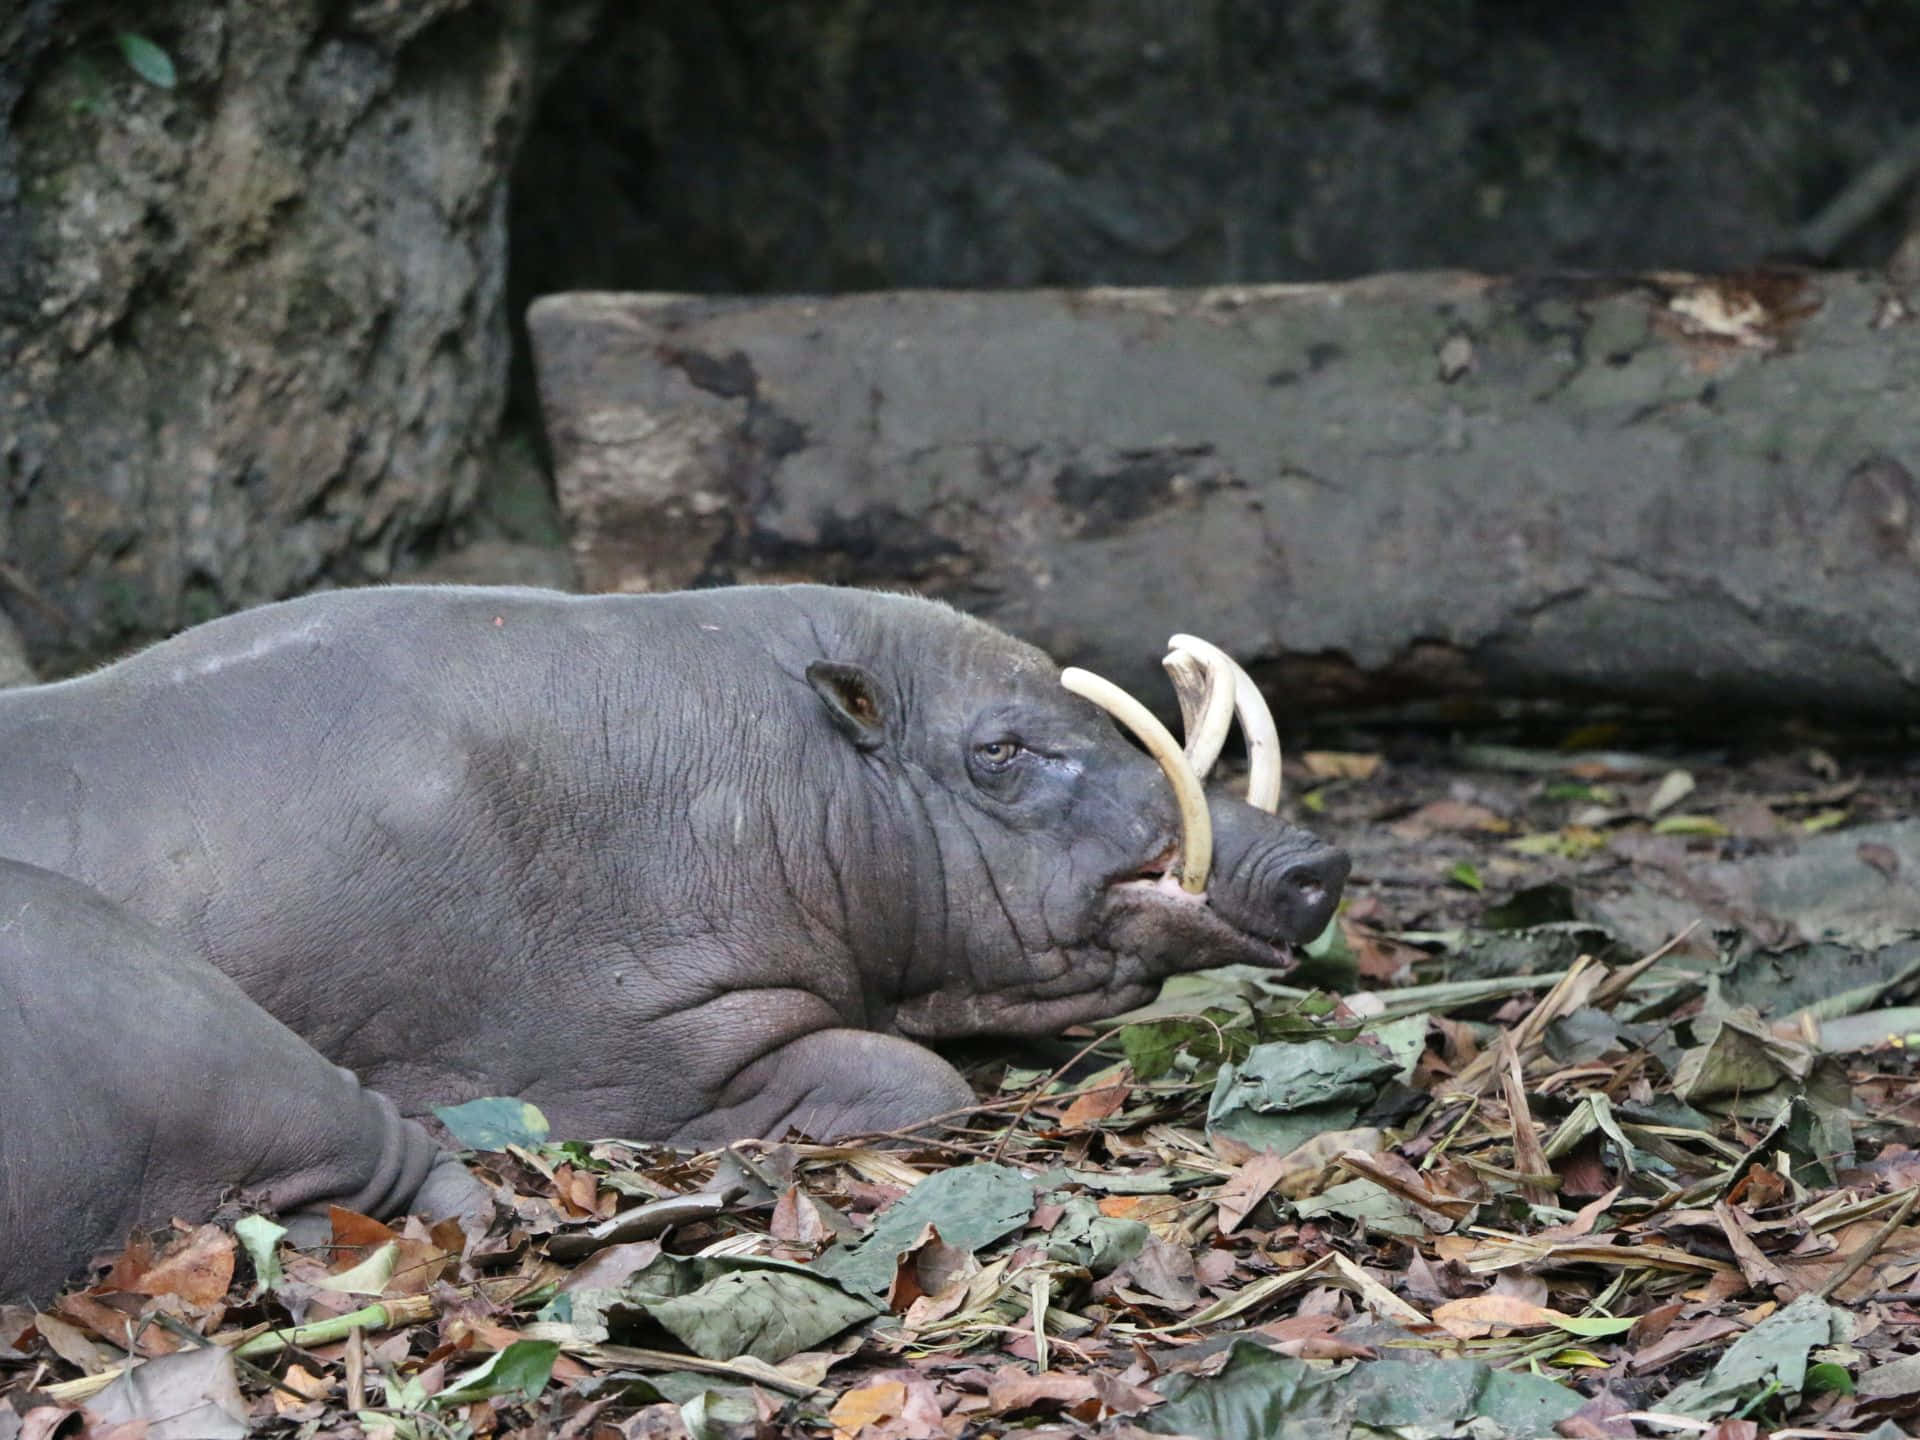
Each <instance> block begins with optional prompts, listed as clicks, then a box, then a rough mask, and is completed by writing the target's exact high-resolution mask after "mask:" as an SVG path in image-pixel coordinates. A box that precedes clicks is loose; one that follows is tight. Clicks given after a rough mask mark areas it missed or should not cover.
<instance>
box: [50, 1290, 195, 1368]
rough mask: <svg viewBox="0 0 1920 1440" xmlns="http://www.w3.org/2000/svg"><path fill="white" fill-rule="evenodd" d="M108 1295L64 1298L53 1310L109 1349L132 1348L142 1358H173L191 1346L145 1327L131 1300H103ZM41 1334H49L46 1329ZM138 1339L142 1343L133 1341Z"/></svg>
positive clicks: (153, 1327)
mask: <svg viewBox="0 0 1920 1440" xmlns="http://www.w3.org/2000/svg"><path fill="white" fill-rule="evenodd" d="M107 1293H108V1292H105V1291H100V1290H83V1291H79V1292H77V1293H74V1294H70V1295H62V1296H61V1297H60V1298H59V1299H58V1300H56V1301H55V1302H54V1305H53V1308H54V1309H55V1310H57V1311H59V1312H60V1315H61V1318H62V1319H66V1320H71V1321H72V1322H73V1323H74V1324H75V1325H78V1326H79V1327H80V1328H81V1329H82V1330H86V1331H88V1332H90V1333H92V1334H94V1335H98V1336H99V1337H100V1338H101V1339H102V1340H105V1341H106V1342H107V1343H108V1344H109V1345H117V1346H119V1347H120V1348H121V1349H123V1350H124V1349H127V1348H128V1347H129V1346H131V1347H132V1348H133V1349H134V1350H135V1351H137V1352H138V1353H139V1354H142V1355H171V1354H172V1353H173V1352H174V1351H176V1350H178V1349H179V1348H180V1347H181V1346H182V1345H184V1344H186V1343H187V1342H186V1341H184V1340H181V1339H179V1338H177V1337H176V1336H175V1335H174V1334H173V1333H172V1332H171V1331H169V1330H166V1329H164V1328H163V1327H161V1326H159V1325H146V1326H142V1324H141V1323H140V1312H139V1310H137V1309H135V1308H134V1302H133V1300H132V1297H131V1296H119V1295H113V1296H111V1297H109V1298H103V1296H107ZM113 1301H118V1302H119V1303H112V1302H113ZM41 1333H42V1334H44V1333H45V1327H44V1326H43V1327H42V1330H41ZM136 1335H137V1336H138V1337H139V1338H138V1339H135V1338H133V1337H134V1336H136Z"/></svg>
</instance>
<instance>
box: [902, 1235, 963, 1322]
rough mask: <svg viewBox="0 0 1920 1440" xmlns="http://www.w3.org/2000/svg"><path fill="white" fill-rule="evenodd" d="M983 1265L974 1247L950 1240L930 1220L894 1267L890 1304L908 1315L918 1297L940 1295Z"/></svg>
mask: <svg viewBox="0 0 1920 1440" xmlns="http://www.w3.org/2000/svg"><path fill="white" fill-rule="evenodd" d="M979 1269H980V1262H979V1261H977V1260H975V1259H974V1258H973V1253H972V1252H971V1251H968V1250H963V1249H961V1248H960V1247H959V1246H956V1245H949V1244H947V1242H946V1241H944V1240H942V1239H941V1238H940V1231H939V1230H938V1229H937V1228H935V1226H934V1225H933V1224H932V1222H928V1223H927V1224H926V1225H924V1226H922V1227H921V1229H920V1233H919V1235H917V1236H916V1237H915V1238H914V1242H913V1244H911V1245H909V1246H908V1247H907V1249H906V1250H905V1252H904V1253H902V1254H901V1256H900V1262H899V1264H898V1265H896V1266H895V1267H894V1271H893V1283H892V1284H891V1285H890V1286H888V1287H887V1308H888V1309H889V1310H891V1311H892V1312H893V1313H894V1314H896V1315H904V1314H905V1313H906V1312H907V1310H908V1309H909V1308H910V1307H911V1306H912V1305H913V1303H914V1302H915V1301H917V1300H920V1299H922V1298H924V1297H926V1296H929V1295H937V1294H939V1293H940V1292H941V1291H943V1290H946V1289H948V1288H949V1287H951V1286H952V1285H953V1283H954V1282H955V1281H956V1280H964V1279H965V1278H966V1277H967V1276H968V1275H971V1274H974V1273H977V1272H978V1271H979Z"/></svg>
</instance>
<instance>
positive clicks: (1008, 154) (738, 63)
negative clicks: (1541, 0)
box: [513, 0, 1920, 301]
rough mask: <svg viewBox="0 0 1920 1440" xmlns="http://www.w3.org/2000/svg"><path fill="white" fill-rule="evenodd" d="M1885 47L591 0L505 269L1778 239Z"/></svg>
mask: <svg viewBox="0 0 1920 1440" xmlns="http://www.w3.org/2000/svg"><path fill="white" fill-rule="evenodd" d="M1916 74H1920V3H1916V0H1879V3H1875V4H1825V5H1822V4H1807V3H1796V0H1777V3H1776V0H1765V3H1758V4H1756V3H1751V0H1696V3H1690V4H1686V5H1673V4H1668V3H1664V0H1632V3H1629V4H1627V5H1624V6H1609V7H1605V8H1603V9H1589V8H1583V7H1580V6H1566V5H1530V4H1518V3H1512V0H1290V3H1285V4H1275V3H1272V0H1208V3H1168V0H1051V3H1047V4H1041V5H1035V4H1027V3H1013V0H914V3H894V4H884V5H881V4H873V3H871V0H810V3H806V4H785V5H769V4H766V3H764V0H704V3H697V4H677V5H632V6H618V7H609V8H608V9H607V11H606V12H605V15H604V18H603V21H602V23H601V25H600V28H599V31H598V33H597V34H596V36H595V38H594V40H593V42H592V43H591V44H589V45H587V46H584V47H582V48H581V49H580V50H579V52H578V53H577V55H576V56H575V58H574V59H573V60H572V61H570V62H569V63H568V65H567V67H566V72H565V74H564V76H563V77H562V79H561V80H560V82H559V83H558V84H556V85H555V86H554V88H553V91H552V95H551V98H550V99H549V100H548V102H547V103H546V104H545V105H544V106H543V107H542V110H541V112H540V114H539V116H538V117H537V118H536V121H535V124H534V126H533V129H532V131H531V133H530V134H529V136H528V143H527V147H526V150H525V153H524V157H523V160H522V163H521V165H520V168H519V172H518V174H517V175H516V178H515V194H514V202H513V227H514V229H513V236H514V247H515V252H516V260H515V268H516V276H515V281H514V284H515V288H516V292H517V294H518V295H519V296H520V297H521V298H522V300H523V301H524V300H530V299H532V298H533V297H535V296H537V295H540V294H546V293H552V292H555V291H560V290H585V289H609V290H654V291H662V290H677V291H689V292H696V293H740V292H747V293H766V292H776V293H778V292H786V293H801V292H812V293H822V292H831V291H845V290H875V289H892V288H905V287H919V286H961V287H991V288H1018V287H1025V286H1067V287H1070V286H1082V285H1095V284H1136V285H1213V284H1234V283H1243V282H1261V281H1290V280H1335V279H1347V278H1351V277H1354V276H1357V275H1364V274H1371V273H1376V272H1383V271H1393V270H1409V269H1423V268H1436V267H1464V268H1472V269H1476V270H1481V271H1486V272H1491V273H1503V272H1510V271H1560V270H1566V269H1570V268H1571V269H1593V270H1611V271H1620V270H1634V269H1648V268H1673V269H1689V270H1696V271H1712V270H1722V269H1728V268H1733V267H1739V266H1744V265H1748V264H1751V263H1753V262H1754V261H1756V260H1758V259H1760V258H1762V257H1764V256H1768V255H1770V254H1777V253H1779V252H1782V251H1792V250H1794V249H1795V248H1796V247H1797V245H1798V243H1799V233H1800V227H1801V225H1802V224H1803V222H1805V221H1806V220H1807V219H1809V218H1810V217H1811V216H1813V215H1815V214H1816V213H1817V212H1818V211H1819V210H1820V209H1821V207H1823V206H1825V205H1826V204H1827V203H1828V202H1829V201H1830V200H1831V199H1832V198H1833V196H1834V194H1835V193H1836V192H1837V191H1839V190H1840V189H1841V188H1842V187H1843V186H1844V185H1845V184H1846V182H1847V181H1848V180H1849V179H1850V178H1851V177H1852V176H1854V175H1855V174H1856V173H1857V172H1859V171H1860V170H1862V169H1863V168H1864V167H1866V166H1868V165H1870V164H1872V163H1873V162H1875V161H1876V160H1879V159H1880V158H1881V157H1882V156H1883V155H1884V154H1885V152H1886V151H1887V149H1888V147H1889V146H1890V145H1892V144H1893V143H1894V142H1895V140H1896V137H1897V136H1898V135H1899V134H1900V133H1901V131H1902V130H1903V128H1905V127H1907V126H1910V125H1912V124H1913V123H1914V122H1915V121H1916V120H1920V112H1916V110H1915V108H1914V104H1915V102H1914V85H1913V77H1914V75H1916ZM1900 223H1901V218H1900V215H1899V213H1898V211H1897V208H1896V209H1895V210H1891V211H1887V212H1883V213H1882V214H1881V215H1879V216H1878V217H1877V219H1876V220H1875V221H1874V223H1872V224H1870V225H1868V226H1867V227H1866V228H1864V229H1862V230H1861V231H1859V232H1858V233H1855V234H1853V235H1851V236H1850V240H1851V242H1852V243H1851V244H1850V245H1848V246H1846V247H1843V249H1842V251H1841V253H1840V254H1839V255H1838V256H1837V257H1835V258H1838V259H1839V260H1841V261H1843V262H1850V263H1854V264H1871V263H1877V262H1878V261H1880V260H1883V259H1884V258H1885V256H1886V254H1887V253H1888V251H1889V250H1890V249H1891V248H1892V245H1893V243H1894V239H1895V237H1896V235H1897V234H1898V231H1899V226H1900Z"/></svg>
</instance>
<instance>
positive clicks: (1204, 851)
mask: <svg viewBox="0 0 1920 1440" xmlns="http://www.w3.org/2000/svg"><path fill="white" fill-rule="evenodd" d="M1060 683H1061V684H1062V685H1064V686H1066V688H1067V689H1069V690H1071V691H1072V692H1073V693H1074V694H1076V695H1078V696H1080V698H1081V699H1083V700H1091V701H1092V702H1093V703H1094V704H1096V705H1098V706H1099V707H1100V708H1101V709H1102V710H1104V711H1106V712H1107V713H1108V714H1109V715H1111V716H1113V718H1114V719H1116V720H1118V721H1119V722H1120V723H1121V724H1122V725H1124V726H1126V727H1127V728H1128V729H1129V730H1131V731H1132V732H1133V733H1134V734H1135V735H1138V736H1139V737H1140V743H1141V744H1143V745H1145V746H1146V747H1147V753H1148V754H1150V755H1151V756H1153V758H1154V760H1155V762H1157V763H1158V764H1159V766H1160V768H1161V769H1162V770H1163V771H1165V772H1166V776H1167V781H1168V783H1169V784H1171V785H1172V786H1173V793H1174V797H1175V798H1176V799H1177V800H1179V802H1180V887H1181V888H1182V889H1183V890H1185V891H1186V892H1187V893H1188V894H1189V895H1199V894H1201V893H1202V892H1204V891H1205V890H1206V888H1207V872H1208V870H1209V869H1211V868H1212V866H1213V817H1212V816H1210V815H1209V814H1208V813H1207V796H1206V792H1205V791H1203V790H1202V789H1201V788H1200V777H1199V776H1198V775H1195V774H1194V773H1193V767H1192V766H1191V765H1189V764H1188V763H1187V757H1186V756H1185V755H1184V754H1182V753H1181V751H1180V742H1179V741H1177V740H1175V739H1174V738H1173V735H1172V732H1170V731H1169V730H1168V729H1167V727H1166V726H1164V725H1162V724H1161V723H1160V722H1159V721H1158V720H1156V719H1155V718H1154V716H1153V712H1152V711H1151V710H1149V709H1147V707H1146V706H1144V705H1142V704H1141V703H1140V702H1139V701H1138V700H1136V699H1134V698H1133V696H1131V695H1129V694H1128V693H1127V692H1126V691H1124V690H1122V689H1121V688H1120V687H1119V686H1118V685H1116V684H1114V683H1113V682H1112V681H1111V680H1104V679H1102V678H1101V677H1100V676H1098V675H1095V674H1094V673H1093V672H1092V671H1090V670H1080V669H1077V668H1075V667H1073V666H1068V667H1067V668H1066V669H1065V670H1062V671H1061V672H1060Z"/></svg>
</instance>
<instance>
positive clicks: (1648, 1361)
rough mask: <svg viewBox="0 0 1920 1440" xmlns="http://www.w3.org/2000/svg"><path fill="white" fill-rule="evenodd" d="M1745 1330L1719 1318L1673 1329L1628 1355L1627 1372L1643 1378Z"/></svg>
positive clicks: (1734, 1323) (1743, 1327)
mask: <svg viewBox="0 0 1920 1440" xmlns="http://www.w3.org/2000/svg"><path fill="white" fill-rule="evenodd" d="M1746 1328H1747V1327H1746V1326H1744V1325H1742V1324H1741V1323H1740V1322H1739V1321H1738V1320H1728V1319H1724V1318H1722V1317H1720V1316H1709V1317H1707V1318H1706V1319H1704V1320H1696V1321H1694V1322H1693V1323H1691V1324H1688V1325H1676V1326H1675V1327H1674V1328H1673V1329H1671V1330H1669V1331H1667V1333H1666V1334H1665V1335H1663V1336H1661V1337H1660V1339H1658V1340H1656V1341H1654V1342H1653V1344H1651V1345H1647V1346H1644V1347H1642V1348H1641V1349H1638V1350H1635V1351H1633V1352H1632V1353H1631V1354H1630V1355H1628V1356H1627V1369H1628V1370H1630V1371H1632V1372H1633V1373H1634V1374H1635V1375H1645V1374H1647V1373H1648V1372H1649V1371H1653V1370H1658V1369H1659V1368H1660V1367H1661V1366H1663V1365H1665V1364H1666V1363H1667V1362H1668V1361H1670V1360H1673V1359H1674V1358H1675V1357H1677V1356H1680V1355H1685V1354H1686V1353H1687V1352H1688V1351H1690V1350H1698V1349H1701V1348H1703V1347H1704V1346H1708V1345H1711V1344H1713V1343H1714V1342H1715V1341H1718V1340H1724V1339H1726V1338H1727V1336H1729V1335H1738V1334H1739V1333H1740V1332H1741V1331H1742V1330H1745V1329H1746ZM1629 1333H1631V1332H1629Z"/></svg>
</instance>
